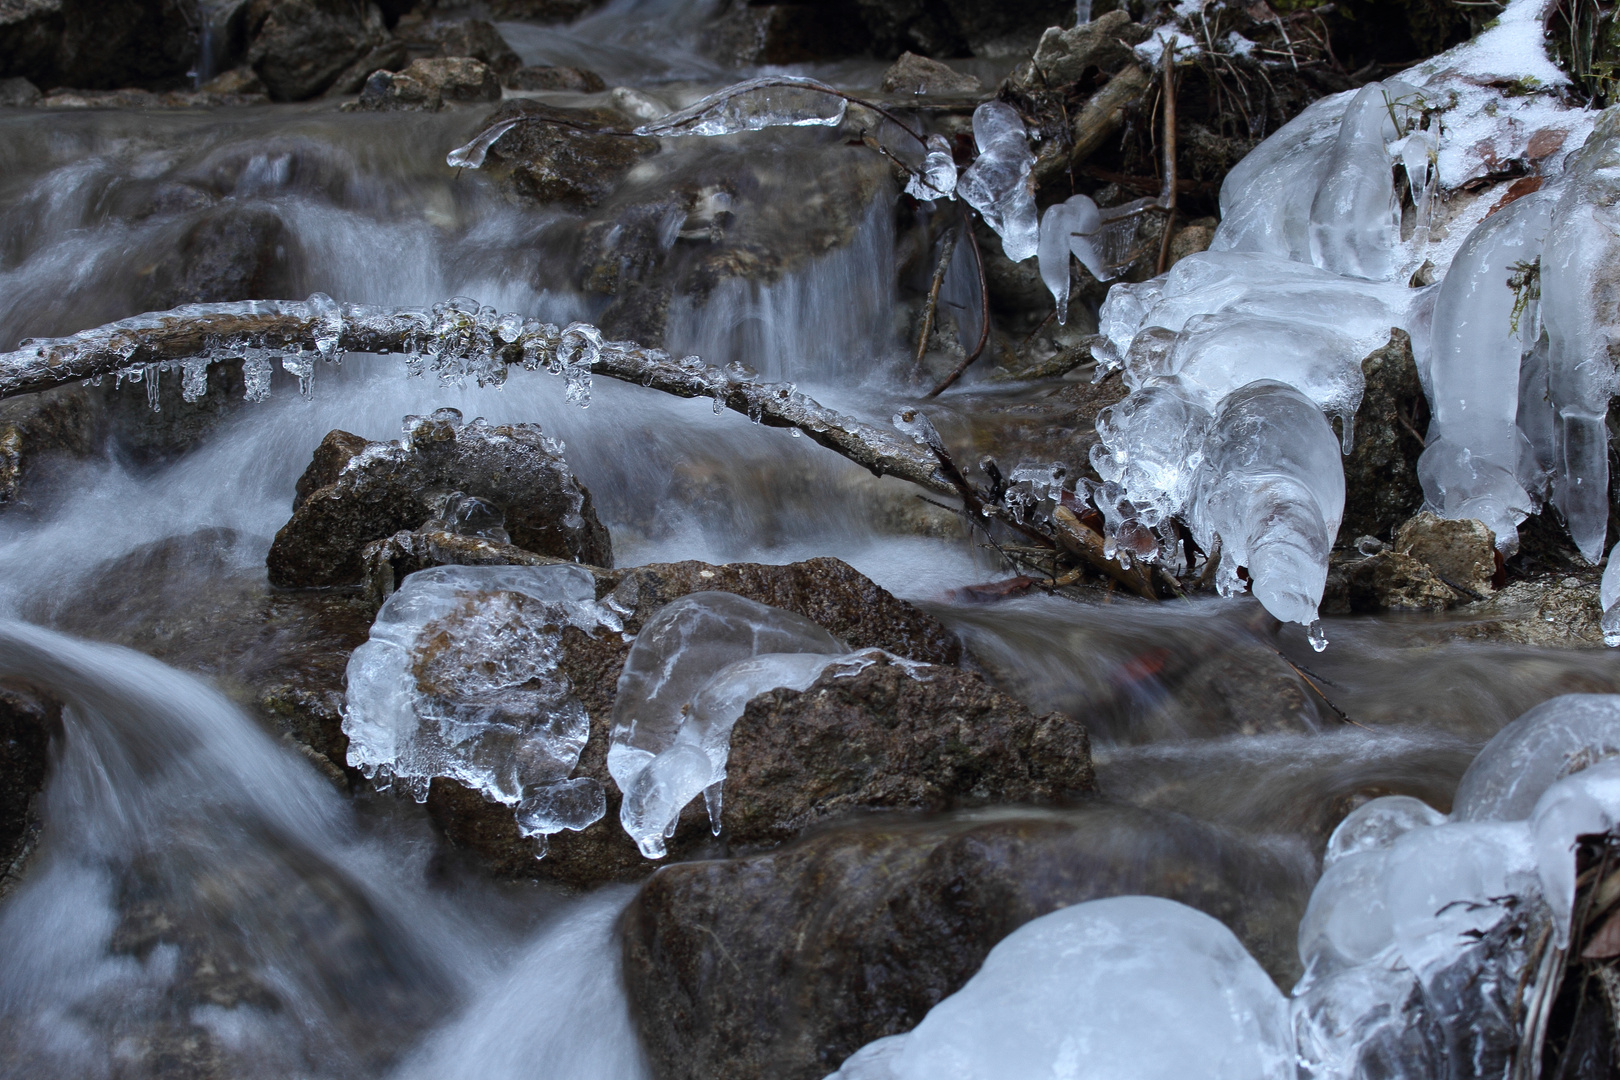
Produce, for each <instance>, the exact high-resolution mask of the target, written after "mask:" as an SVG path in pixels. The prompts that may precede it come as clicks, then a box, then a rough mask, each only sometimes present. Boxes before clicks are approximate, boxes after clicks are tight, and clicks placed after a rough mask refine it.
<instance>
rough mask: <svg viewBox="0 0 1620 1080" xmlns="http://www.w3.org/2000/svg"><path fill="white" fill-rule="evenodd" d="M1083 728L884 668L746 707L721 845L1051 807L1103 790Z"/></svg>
mask: <svg viewBox="0 0 1620 1080" xmlns="http://www.w3.org/2000/svg"><path fill="white" fill-rule="evenodd" d="M1095 786H1096V785H1095V781H1094V778H1093V776H1092V771H1091V747H1090V742H1089V740H1088V738H1087V735H1086V729H1085V728H1084V727H1082V726H1081V725H1080V724H1079V723H1078V722H1076V721H1075V720H1074V719H1072V718H1071V717H1068V716H1065V715H1063V714H1062V713H1049V714H1047V715H1046V716H1040V717H1037V716H1035V715H1033V714H1032V713H1030V711H1029V710H1028V709H1026V708H1024V707H1023V706H1022V705H1020V704H1018V703H1017V702H1015V701H1013V700H1012V699H1011V698H1009V697H1007V696H1006V695H1005V694H1002V693H1000V692H999V691H997V690H995V689H993V688H992V687H991V686H990V685H989V684H988V683H986V682H984V680H983V679H981V678H980V677H979V676H977V675H974V674H971V673H969V672H965V671H961V670H958V669H956V668H948V667H941V666H930V667H926V668H920V669H913V670H908V669H907V668H906V667H903V666H901V665H898V664H891V663H889V662H888V661H886V660H880V661H879V662H877V663H874V664H873V665H871V666H870V667H868V668H866V669H865V670H863V671H861V672H860V673H859V674H856V675H852V676H838V675H835V674H831V673H828V674H824V675H822V676H821V678H819V679H817V680H816V682H815V683H814V684H812V685H811V686H810V688H809V689H808V690H805V691H803V692H799V691H794V690H773V691H770V692H769V693H766V694H762V695H760V696H759V697H757V698H755V699H754V700H752V701H750V702H749V703H748V706H747V708H746V709H745V710H744V712H743V715H742V717H741V718H740V719H739V720H738V721H737V724H736V726H735V727H734V728H733V729H732V734H731V759H730V764H729V765H728V766H727V770H726V781H725V802H724V810H723V812H722V820H723V823H724V828H723V832H722V835H723V836H724V837H725V838H726V840H727V841H729V842H730V843H731V844H733V845H735V846H739V847H744V848H746V847H754V846H759V845H764V844H775V843H780V842H782V841H784V840H787V839H790V838H792V837H793V836H795V835H797V834H798V833H800V832H803V831H804V830H805V829H807V828H809V827H811V826H813V825H817V824H820V823H821V822H823V821H827V820H831V819H834V818H838V817H845V816H848V815H850V814H852V813H854V812H857V811H862V810H922V811H935V812H937V811H943V810H949V809H955V808H958V807H965V806H983V805H989V804H999V803H1053V802H1062V801H1064V800H1066V799H1069V798H1072V797H1074V796H1078V795H1080V794H1083V793H1085V792H1087V791H1091V790H1093V789H1094V788H1095Z"/></svg>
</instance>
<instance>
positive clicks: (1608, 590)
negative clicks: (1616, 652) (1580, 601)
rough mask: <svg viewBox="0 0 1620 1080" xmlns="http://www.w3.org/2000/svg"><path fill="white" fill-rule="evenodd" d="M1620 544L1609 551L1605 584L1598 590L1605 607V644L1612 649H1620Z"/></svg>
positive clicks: (1604, 574)
mask: <svg viewBox="0 0 1620 1080" xmlns="http://www.w3.org/2000/svg"><path fill="white" fill-rule="evenodd" d="M1617 554H1620V543H1617V544H1615V545H1614V547H1613V548H1611V549H1610V550H1609V562H1608V565H1606V566H1605V567H1604V568H1603V584H1602V585H1601V586H1599V589H1598V602H1599V603H1600V604H1601V605H1602V606H1603V644H1605V645H1607V646H1609V647H1610V648H1611V649H1612V648H1616V647H1620V558H1617V557H1616V555H1617Z"/></svg>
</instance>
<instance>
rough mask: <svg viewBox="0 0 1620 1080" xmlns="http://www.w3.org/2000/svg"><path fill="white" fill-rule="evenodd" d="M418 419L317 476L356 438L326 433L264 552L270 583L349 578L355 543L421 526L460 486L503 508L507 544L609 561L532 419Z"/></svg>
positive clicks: (315, 583)
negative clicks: (398, 436) (401, 433)
mask: <svg viewBox="0 0 1620 1080" xmlns="http://www.w3.org/2000/svg"><path fill="white" fill-rule="evenodd" d="M442 412H443V413H445V414H453V416H450V415H445V416H441V415H440V414H438V413H436V414H434V416H433V417H431V418H426V419H422V420H419V421H418V423H417V424H416V426H415V427H414V428H413V429H412V432H411V436H410V439H409V446H408V447H406V446H401V445H399V444H397V443H371V444H368V445H367V447H366V448H365V450H364V451H362V452H361V455H360V460H359V461H358V462H354V459H353V458H351V459H349V461H350V462H351V463H352V464H349V463H346V465H345V468H344V470H340V471H339V473H338V475H337V477H336V478H335V479H333V480H332V481H331V482H329V483H327V484H326V485H324V486H322V487H319V488H316V487H314V486H313V485H314V484H315V483H316V482H317V481H319V480H321V479H325V478H326V477H328V476H330V475H331V474H332V467H333V464H334V463H335V462H336V461H337V460H338V459H340V458H341V456H342V454H343V453H345V452H347V451H348V450H350V449H352V448H353V447H354V445H355V443H354V439H355V436H352V435H349V434H348V433H347V432H333V433H331V434H329V435H328V436H327V438H326V440H325V441H324V442H323V443H322V447H321V449H320V450H318V451H317V454H316V457H315V459H314V460H313V461H312V462H311V464H310V470H311V474H310V475H309V479H308V481H307V482H303V483H302V491H305V492H307V494H301V495H300V501H299V502H298V503H297V505H296V506H295V508H294V510H293V516H292V519H291V520H290V521H288V522H287V524H286V525H284V526H283V527H282V529H281V531H280V532H278V533H277V534H276V539H275V542H274V543H273V544H272V545H271V547H270V555H269V558H268V559H267V560H266V561H267V565H268V567H269V570H270V582H271V584H273V585H278V586H282V587H287V588H309V587H320V586H328V585H351V584H357V583H359V582H360V581H361V579H362V577H363V576H364V565H363V563H362V561H361V549H362V548H364V547H365V545H366V544H368V543H370V542H371V541H373V540H380V539H382V538H383V537H387V536H392V535H393V534H394V533H396V532H399V531H400V530H401V529H406V530H408V529H412V528H416V527H418V526H420V525H422V524H423V523H424V522H426V521H427V520H428V519H429V518H431V517H432V516H433V515H434V514H435V513H437V512H438V509H439V504H440V502H441V501H442V499H443V498H444V497H445V496H447V495H449V494H450V493H451V492H458V491H459V492H462V493H463V494H466V495H474V496H477V497H479V498H482V499H488V500H489V501H491V502H493V503H494V504H495V505H496V506H498V507H500V508H501V510H502V511H503V512H504V513H505V516H506V524H505V527H506V531H507V532H508V533H509V534H510V537H511V540H512V543H513V544H515V545H516V546H518V547H521V548H524V549H526V550H528V551H533V552H535V553H537V554H540V555H552V556H555V557H558V558H564V559H569V560H571V561H578V562H585V563H589V564H591V565H594V566H611V565H612V562H613V548H612V545H611V542H610V541H609V539H608V533H607V529H606V528H605V527H604V526H603V525H602V523H601V522H600V521H599V520H598V519H597V517H596V510H595V508H594V507H593V506H592V505H591V496H590V492H589V491H587V490H586V489H585V487H584V486H583V485H582V484H580V483H579V481H578V480H576V479H575V478H574V476H573V474H572V473H570V472H569V471H568V463H567V462H566V461H564V460H563V457H562V455H561V453H560V452H559V448H558V447H557V444H556V443H555V442H553V441H552V440H550V439H548V438H546V437H545V435H544V434H542V432H541V431H540V428H539V427H538V426H536V425H534V424H512V425H503V426H498V427H491V426H487V425H480V424H477V423H472V424H462V423H460V414H459V413H455V410H453V409H451V410H442Z"/></svg>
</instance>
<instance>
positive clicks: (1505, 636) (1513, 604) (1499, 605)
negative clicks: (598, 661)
mask: <svg viewBox="0 0 1620 1080" xmlns="http://www.w3.org/2000/svg"><path fill="white" fill-rule="evenodd" d="M1463 611H1464V612H1466V614H1467V615H1468V616H1469V617H1470V620H1471V621H1470V622H1468V623H1467V624H1465V625H1464V626H1462V627H1461V628H1460V629H1459V636H1461V637H1467V638H1483V639H1486V640H1490V641H1504V642H1513V643H1516V644H1521V645H1536V646H1546V647H1552V648H1596V647H1601V646H1602V645H1603V627H1602V621H1603V606H1602V604H1601V603H1600V602H1599V598H1598V578H1597V574H1596V573H1595V572H1588V573H1584V574H1580V575H1576V574H1562V575H1546V576H1541V577H1537V578H1535V579H1532V580H1529V581H1516V582H1512V583H1510V584H1509V585H1507V586H1506V587H1505V588H1502V589H1499V590H1497V591H1496V592H1495V593H1494V594H1492V595H1491V596H1490V597H1489V598H1488V599H1486V600H1485V601H1483V602H1481V603H1476V604H1470V605H1469V606H1468V607H1466V608H1464V609H1463ZM1581 689H1582V690H1585V687H1582V688H1581ZM1600 692H1607V691H1600Z"/></svg>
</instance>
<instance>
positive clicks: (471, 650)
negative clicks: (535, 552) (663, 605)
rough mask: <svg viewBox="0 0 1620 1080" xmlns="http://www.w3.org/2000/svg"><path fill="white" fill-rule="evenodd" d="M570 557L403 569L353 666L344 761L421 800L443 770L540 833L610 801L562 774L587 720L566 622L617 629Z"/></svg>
mask: <svg viewBox="0 0 1620 1080" xmlns="http://www.w3.org/2000/svg"><path fill="white" fill-rule="evenodd" d="M595 597H596V585H595V579H594V578H592V576H591V574H590V572H589V571H587V570H584V569H583V568H581V567H578V566H544V567H507V566H441V567H434V568H431V569H427V570H420V571H417V572H416V573H414V574H412V575H411V576H410V577H408V578H406V579H405V582H404V584H403V585H402V586H401V587H400V589H399V591H397V592H395V593H394V594H393V595H392V596H391V597H389V599H388V601H387V602H386V603H385V604H383V606H382V609H381V610H380V611H379V612H378V613H377V619H376V622H375V623H373V625H372V628H371V635H370V638H369V639H368V640H367V641H366V642H365V644H363V645H361V646H360V647H359V648H358V649H356V650H355V651H354V654H353V656H351V657H350V659H349V665H348V705H347V709H346V711H345V715H344V720H343V731H344V733H345V734H346V735H347V736H348V737H349V763H350V764H351V765H354V766H355V767H357V768H359V769H360V770H361V771H362V772H363V773H365V775H366V776H367V777H370V778H371V779H373V781H374V782H376V784H377V785H378V787H379V788H386V787H388V786H390V785H391V784H393V783H395V782H397V783H399V784H400V785H401V786H402V787H403V788H404V789H405V790H406V791H408V792H409V793H410V794H411V795H413V796H414V797H415V798H416V799H417V801H418V802H420V801H422V800H424V799H426V798H427V791H428V784H429V782H430V781H431V780H432V779H433V778H434V777H440V776H442V777H448V778H451V779H454V780H457V781H459V782H460V783H462V784H465V785H466V786H468V787H470V788H472V789H474V790H475V791H478V792H481V793H482V794H483V795H484V796H485V797H487V798H489V799H491V800H493V801H495V802H500V803H504V804H506V805H508V806H511V807H513V808H514V810H515V816H516V818H517V823H518V828H519V829H520V830H521V831H522V832H523V833H524V834H525V835H528V836H537V837H540V838H541V839H542V840H543V839H544V837H545V836H546V835H548V834H550V833H553V832H558V831H560V830H562V829H565V828H566V829H583V828H584V827H586V826H587V825H589V824H591V823H592V822H593V821H596V820H597V819H599V818H600V817H601V816H602V814H603V813H605V812H606V805H607V804H606V795H605V793H604V792H603V790H602V787H601V785H600V784H598V783H597V782H596V781H594V780H590V779H588V778H574V779H570V778H569V774H570V773H571V772H572V771H573V770H574V767H575V765H577V764H578V761H579V753H580V750H581V749H583V747H584V745H585V739H586V736H587V734H588V732H589V722H588V718H587V716H586V714H585V708H584V706H583V705H582V704H580V702H579V699H578V698H577V697H576V696H575V695H574V693H573V688H572V686H571V685H570V683H569V681H568V678H567V676H566V675H564V674H563V673H562V671H561V670H560V668H559V666H558V663H559V660H560V657H561V648H562V646H561V637H562V628H563V627H565V626H573V627H576V628H578V629H580V630H583V631H584V632H586V633H588V634H594V633H596V632H597V631H598V630H599V629H606V630H612V631H616V630H619V629H620V623H619V620H618V617H617V616H616V615H615V614H614V613H613V611H612V610H611V609H608V608H605V607H603V606H601V605H599V604H597V602H596V599H595Z"/></svg>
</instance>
